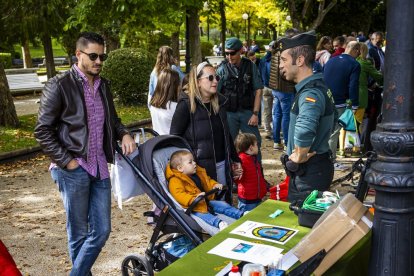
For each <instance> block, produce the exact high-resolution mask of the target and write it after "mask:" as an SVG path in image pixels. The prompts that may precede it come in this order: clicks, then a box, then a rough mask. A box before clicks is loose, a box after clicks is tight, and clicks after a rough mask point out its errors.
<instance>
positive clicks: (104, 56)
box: [79, 50, 108, 61]
mask: <svg viewBox="0 0 414 276" xmlns="http://www.w3.org/2000/svg"><path fill="white" fill-rule="evenodd" d="M79 52H81V53H83V54H85V55H87V56H88V57H89V59H90V60H91V61H95V60H96V59H97V58H98V57H99V59H100V60H101V61H105V60H106V59H107V58H108V55H107V54H102V55H98V54H96V53H90V54H88V53H85V52H84V51H82V50H79Z"/></svg>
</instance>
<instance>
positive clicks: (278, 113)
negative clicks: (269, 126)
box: [272, 90, 294, 145]
mask: <svg viewBox="0 0 414 276" xmlns="http://www.w3.org/2000/svg"><path fill="white" fill-rule="evenodd" d="M272 95H273V142H275V143H280V130H281V129H282V131H283V140H284V141H285V145H287V142H288V131H289V120H290V108H291V107H292V102H293V98H294V95H293V93H284V92H280V91H277V90H272Z"/></svg>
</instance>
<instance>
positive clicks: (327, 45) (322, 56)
mask: <svg viewBox="0 0 414 276" xmlns="http://www.w3.org/2000/svg"><path fill="white" fill-rule="evenodd" d="M331 51H332V38H330V37H329V36H323V37H322V38H321V39H320V40H319V42H318V45H317V46H316V57H315V60H316V61H317V62H319V63H320V65H321V66H322V67H324V66H325V64H326V63H327V62H328V60H329V59H330V58H331Z"/></svg>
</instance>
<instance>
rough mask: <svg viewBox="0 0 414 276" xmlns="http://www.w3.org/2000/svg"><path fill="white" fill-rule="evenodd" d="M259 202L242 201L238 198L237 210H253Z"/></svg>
mask: <svg viewBox="0 0 414 276" xmlns="http://www.w3.org/2000/svg"><path fill="white" fill-rule="evenodd" d="M260 203H261V202H256V203H244V202H241V201H240V200H239V204H238V205H237V208H239V210H241V211H243V212H244V211H251V210H253V209H254V208H256V207H257V206H259V204H260Z"/></svg>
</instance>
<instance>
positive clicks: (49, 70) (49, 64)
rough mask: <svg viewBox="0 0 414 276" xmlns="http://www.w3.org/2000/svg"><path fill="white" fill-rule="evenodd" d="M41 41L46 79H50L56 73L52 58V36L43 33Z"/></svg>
mask: <svg viewBox="0 0 414 276" xmlns="http://www.w3.org/2000/svg"><path fill="white" fill-rule="evenodd" d="M42 42H43V49H44V51H45V58H46V74H47V79H50V78H53V77H54V76H55V75H56V69H55V61H54V59H53V48H52V38H51V37H50V36H49V35H47V34H44V35H43V36H42Z"/></svg>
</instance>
